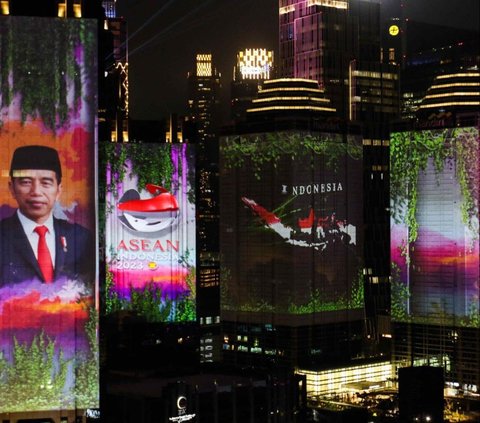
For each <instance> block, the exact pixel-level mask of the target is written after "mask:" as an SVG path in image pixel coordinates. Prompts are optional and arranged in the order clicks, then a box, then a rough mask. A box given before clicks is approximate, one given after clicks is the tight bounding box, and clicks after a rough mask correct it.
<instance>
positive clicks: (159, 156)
mask: <svg viewBox="0 0 480 423" xmlns="http://www.w3.org/2000/svg"><path fill="white" fill-rule="evenodd" d="M102 147H103V149H104V151H103V154H102V156H103V160H104V161H103V163H102V165H104V166H105V168H106V167H109V168H110V172H111V179H110V183H109V184H108V185H107V191H108V192H111V193H112V194H113V195H116V194H117V187H118V184H121V183H122V181H123V180H124V179H125V178H126V177H130V178H131V177H134V176H135V177H137V178H138V186H139V188H142V189H143V188H144V187H145V185H146V184H147V183H156V184H158V185H162V186H163V187H164V188H165V189H167V190H169V191H170V190H171V188H172V186H171V184H172V173H173V163H172V145H171V144H164V145H162V148H151V149H150V148H145V145H143V144H129V145H128V146H125V145H122V144H117V143H105V144H104V145H103V146H102ZM127 162H129V163H130V165H131V169H130V171H129V174H128V175H127ZM179 174H180V175H181V174H182V169H179ZM152 181H153V182H152Z"/></svg>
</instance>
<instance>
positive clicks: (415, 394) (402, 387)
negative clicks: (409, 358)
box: [398, 366, 444, 423]
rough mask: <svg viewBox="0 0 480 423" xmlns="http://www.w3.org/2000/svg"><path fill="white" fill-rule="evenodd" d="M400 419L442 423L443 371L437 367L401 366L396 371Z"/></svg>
mask: <svg viewBox="0 0 480 423" xmlns="http://www.w3.org/2000/svg"><path fill="white" fill-rule="evenodd" d="M398 379H399V381H398V397H399V398H398V399H399V401H398V402H399V410H400V419H401V420H400V421H404V422H431V423H443V421H444V420H443V408H444V398H443V385H444V378H443V371H442V369H441V368H438V367H428V366H420V367H403V368H401V369H399V371H398Z"/></svg>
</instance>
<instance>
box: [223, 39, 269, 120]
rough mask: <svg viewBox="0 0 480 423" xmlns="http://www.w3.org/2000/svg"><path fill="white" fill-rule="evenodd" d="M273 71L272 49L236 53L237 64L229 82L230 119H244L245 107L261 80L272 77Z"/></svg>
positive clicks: (247, 105) (256, 90)
mask: <svg viewBox="0 0 480 423" xmlns="http://www.w3.org/2000/svg"><path fill="white" fill-rule="evenodd" d="M273 72H274V60H273V51H272V50H267V49H264V48H263V49H262V48H258V49H245V50H242V51H239V52H238V53H237V64H236V65H235V68H234V71H233V81H232V84H231V99H232V100H231V110H232V119H233V120H234V121H239V120H243V119H245V114H246V110H247V108H248V107H249V106H250V103H251V102H252V99H254V98H255V97H256V95H257V92H258V88H259V85H260V84H261V82H262V81H264V80H268V79H270V78H272V76H273Z"/></svg>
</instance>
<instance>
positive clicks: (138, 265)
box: [105, 144, 196, 322]
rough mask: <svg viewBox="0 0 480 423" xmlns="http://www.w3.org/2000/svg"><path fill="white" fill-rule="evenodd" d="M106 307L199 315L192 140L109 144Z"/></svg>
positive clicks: (166, 317)
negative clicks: (189, 143)
mask: <svg viewBox="0 0 480 423" xmlns="http://www.w3.org/2000/svg"><path fill="white" fill-rule="evenodd" d="M105 159H106V162H105V166H106V180H105V187H106V222H105V230H106V243H107V280H106V289H105V312H106V313H107V314H110V313H114V312H118V311H126V310H128V311H131V312H133V313H135V314H136V315H138V316H141V317H143V318H145V319H146V320H147V321H151V322H165V321H192V320H194V319H195V297H196V293H195V283H196V277H195V208H194V201H195V199H194V187H195V185H194V159H193V155H192V153H191V151H190V149H189V148H188V146H187V145H171V144H165V145H162V146H158V145H157V146H145V145H110V146H108V147H107V150H106V154H105Z"/></svg>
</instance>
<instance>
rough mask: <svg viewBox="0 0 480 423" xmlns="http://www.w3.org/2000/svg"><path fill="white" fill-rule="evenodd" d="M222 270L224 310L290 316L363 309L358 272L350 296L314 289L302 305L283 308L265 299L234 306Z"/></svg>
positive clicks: (362, 290) (292, 302) (291, 304)
mask: <svg viewBox="0 0 480 423" xmlns="http://www.w3.org/2000/svg"><path fill="white" fill-rule="evenodd" d="M225 272H226V273H224V270H223V269H222V290H221V300H222V308H223V309H224V310H237V309H238V310H239V311H247V312H264V313H265V312H276V313H277V312H278V313H290V314H311V313H318V312H324V311H336V310H345V309H352V310H353V309H359V308H363V307H364V295H365V292H364V281H363V274H362V271H361V270H359V272H358V275H357V280H356V281H355V282H354V284H353V287H352V289H351V294H350V296H348V295H346V294H343V295H340V296H337V297H336V298H331V296H328V295H326V294H325V293H323V292H321V290H319V289H314V290H312V291H311V293H310V298H309V299H308V301H306V302H305V303H303V304H297V303H296V302H294V301H291V302H290V303H289V304H288V305H285V306H284V307H283V308H282V306H281V305H279V304H275V305H273V304H271V303H270V302H269V301H268V300H266V299H259V300H256V301H251V300H246V301H244V302H242V303H240V304H235V300H233V301H232V299H233V298H232V296H231V293H230V290H229V283H231V279H230V276H229V271H227V270H225Z"/></svg>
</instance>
